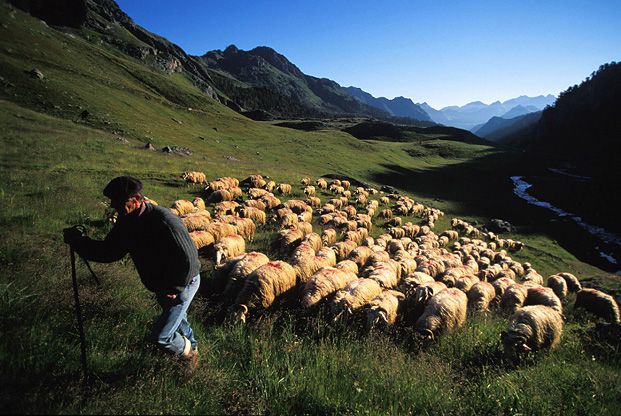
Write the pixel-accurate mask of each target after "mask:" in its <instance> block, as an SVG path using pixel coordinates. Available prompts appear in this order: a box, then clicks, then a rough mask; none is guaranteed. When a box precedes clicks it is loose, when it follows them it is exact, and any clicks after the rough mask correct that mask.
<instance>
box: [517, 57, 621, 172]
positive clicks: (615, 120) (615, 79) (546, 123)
mask: <svg viewBox="0 0 621 416" xmlns="http://www.w3.org/2000/svg"><path fill="white" fill-rule="evenodd" d="M620 102H621V63H616V62H612V63H610V64H605V65H602V66H600V68H599V69H598V70H597V71H596V72H594V73H593V74H591V76H590V77H588V78H587V79H586V80H584V81H583V82H582V83H581V84H580V85H574V86H573V87H570V88H568V89H567V90H566V91H564V92H562V93H561V94H560V95H559V98H558V100H556V104H555V105H554V106H553V107H549V108H547V109H546V110H545V111H544V112H543V114H542V116H541V120H540V121H539V123H538V125H537V131H536V134H535V135H534V136H533V137H532V139H531V140H530V142H529V143H528V148H529V150H530V151H532V152H533V153H539V152H545V153H547V154H549V155H553V156H554V157H556V158H558V159H562V160H565V161H566V162H569V163H572V164H575V165H579V166H584V167H585V168H588V169H589V171H590V172H591V174H596V175H606V173H605V172H608V173H612V172H616V173H615V176H618V174H619V170H620V169H619V163H618V160H617V159H618V155H619V151H620V150H621V140H619V129H618V126H619V120H621V107H620V106H619V103H620Z"/></svg>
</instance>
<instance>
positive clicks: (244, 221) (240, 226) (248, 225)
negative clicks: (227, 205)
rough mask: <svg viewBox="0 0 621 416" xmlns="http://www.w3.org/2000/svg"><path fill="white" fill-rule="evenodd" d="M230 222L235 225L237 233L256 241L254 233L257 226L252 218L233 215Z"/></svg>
mask: <svg viewBox="0 0 621 416" xmlns="http://www.w3.org/2000/svg"><path fill="white" fill-rule="evenodd" d="M229 223H230V224H231V225H233V226H234V227H235V229H236V231H237V234H239V235H241V236H242V237H244V238H247V239H248V241H251V242H252V241H254V234H255V232H256V230H257V226H256V225H255V223H254V221H252V220H251V219H250V218H241V217H235V216H231V217H230V219H229Z"/></svg>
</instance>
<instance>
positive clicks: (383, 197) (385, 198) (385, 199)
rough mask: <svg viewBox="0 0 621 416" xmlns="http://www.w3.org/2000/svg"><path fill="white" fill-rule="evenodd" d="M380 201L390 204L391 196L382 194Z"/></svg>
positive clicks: (383, 203)
mask: <svg viewBox="0 0 621 416" xmlns="http://www.w3.org/2000/svg"><path fill="white" fill-rule="evenodd" d="M380 203H381V204H382V205H388V204H390V198H388V197H387V196H382V197H380Z"/></svg>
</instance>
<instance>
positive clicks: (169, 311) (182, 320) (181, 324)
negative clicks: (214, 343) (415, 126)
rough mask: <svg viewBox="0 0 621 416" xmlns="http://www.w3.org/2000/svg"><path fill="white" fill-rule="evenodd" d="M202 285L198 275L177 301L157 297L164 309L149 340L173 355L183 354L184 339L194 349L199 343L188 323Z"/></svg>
mask: <svg viewBox="0 0 621 416" xmlns="http://www.w3.org/2000/svg"><path fill="white" fill-rule="evenodd" d="M200 284H201V276H200V274H199V275H196V276H195V277H194V278H193V279H192V280H191V281H190V283H189V284H188V285H187V286H186V287H185V288H184V289H183V292H181V293H179V294H178V295H177V297H176V298H175V299H168V298H167V297H166V296H165V294H164V293H158V294H157V295H156V298H157V303H159V304H160V306H161V307H162V314H161V315H160V317H159V318H157V320H156V321H155V324H154V325H153V329H152V331H151V335H150V336H149V340H150V341H152V342H154V343H156V344H157V345H158V346H159V347H160V348H162V349H164V350H166V351H169V352H171V353H173V354H177V355H178V354H181V353H183V348H184V347H185V340H184V337H185V338H187V339H188V340H190V343H191V344H192V348H196V346H197V345H198V343H197V342H196V340H195V339H194V333H193V332H192V328H190V323H189V322H188V313H187V312H188V308H189V307H190V302H192V299H194V295H195V294H196V291H197V290H198V287H199V286H200Z"/></svg>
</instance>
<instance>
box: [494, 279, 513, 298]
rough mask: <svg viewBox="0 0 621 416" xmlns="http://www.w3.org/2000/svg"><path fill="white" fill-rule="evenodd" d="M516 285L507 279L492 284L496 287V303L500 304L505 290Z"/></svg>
mask: <svg viewBox="0 0 621 416" xmlns="http://www.w3.org/2000/svg"><path fill="white" fill-rule="evenodd" d="M514 284H515V281H514V280H512V279H509V278H506V277H503V278H500V279H496V280H494V281H493V282H492V286H494V290H495V291H496V297H495V299H494V301H495V302H500V299H501V298H502V295H504V293H505V290H507V288H508V287H510V286H512V285H514Z"/></svg>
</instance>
